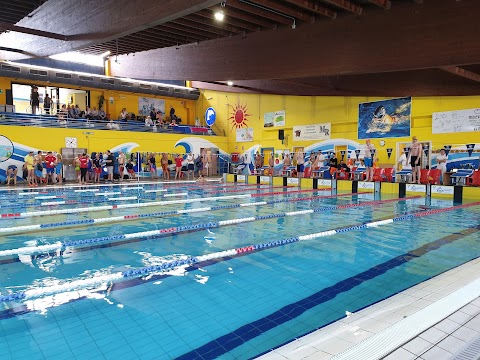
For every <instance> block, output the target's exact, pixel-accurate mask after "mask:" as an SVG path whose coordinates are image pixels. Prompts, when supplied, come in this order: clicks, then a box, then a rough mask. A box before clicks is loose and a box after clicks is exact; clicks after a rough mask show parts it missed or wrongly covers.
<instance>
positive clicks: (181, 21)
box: [174, 17, 243, 36]
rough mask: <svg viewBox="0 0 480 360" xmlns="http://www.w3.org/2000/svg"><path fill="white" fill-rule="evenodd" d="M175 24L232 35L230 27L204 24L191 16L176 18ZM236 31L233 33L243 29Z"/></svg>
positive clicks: (217, 33)
mask: <svg viewBox="0 0 480 360" xmlns="http://www.w3.org/2000/svg"><path fill="white" fill-rule="evenodd" d="M174 23H175V24H180V25H183V26H186V27H189V28H192V29H195V30H202V31H205V32H209V33H212V34H215V35H220V36H230V35H232V31H231V28H232V27H228V28H220V29H219V28H218V27H215V26H214V25H213V24H205V23H204V22H199V21H198V20H197V21H195V20H193V19H191V18H187V17H183V18H181V19H177V20H175V21H174ZM235 30H236V31H235V32H233V34H242V33H243V31H240V32H237V31H238V30H237V29H235Z"/></svg>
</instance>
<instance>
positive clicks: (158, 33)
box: [139, 28, 200, 43]
mask: <svg viewBox="0 0 480 360" xmlns="http://www.w3.org/2000/svg"><path fill="white" fill-rule="evenodd" d="M139 34H142V35H143V34H145V35H147V36H149V37H153V38H161V39H165V40H169V41H174V42H178V39H179V37H178V35H176V36H175V35H172V34H170V33H167V32H165V31H163V30H161V29H157V28H152V29H145V30H143V31H142V32H140V33H139ZM182 40H183V41H185V42H186V43H192V42H195V41H199V40H200V39H199V38H195V37H193V36H184V37H183V38H182Z"/></svg>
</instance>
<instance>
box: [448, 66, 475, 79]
mask: <svg viewBox="0 0 480 360" xmlns="http://www.w3.org/2000/svg"><path fill="white" fill-rule="evenodd" d="M439 69H442V70H443V71H446V72H449V73H450V74H454V75H458V76H460V77H463V78H465V79H468V80H472V81H476V82H480V75H479V74H477V73H474V72H472V71H468V70H465V69H462V68H461V67H458V66H441V67H439Z"/></svg>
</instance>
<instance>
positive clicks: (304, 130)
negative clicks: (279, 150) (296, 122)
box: [293, 123, 332, 141]
mask: <svg viewBox="0 0 480 360" xmlns="http://www.w3.org/2000/svg"><path fill="white" fill-rule="evenodd" d="M331 128H332V124H331V123H323V124H314V125H300V126H294V127H293V141H301V140H329V139H330V134H331V133H332V130H331Z"/></svg>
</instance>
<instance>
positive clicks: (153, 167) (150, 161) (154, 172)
mask: <svg viewBox="0 0 480 360" xmlns="http://www.w3.org/2000/svg"><path fill="white" fill-rule="evenodd" d="M148 166H150V175H151V177H152V178H153V179H156V178H157V164H156V163H155V153H151V154H150V158H149V159H148Z"/></svg>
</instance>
